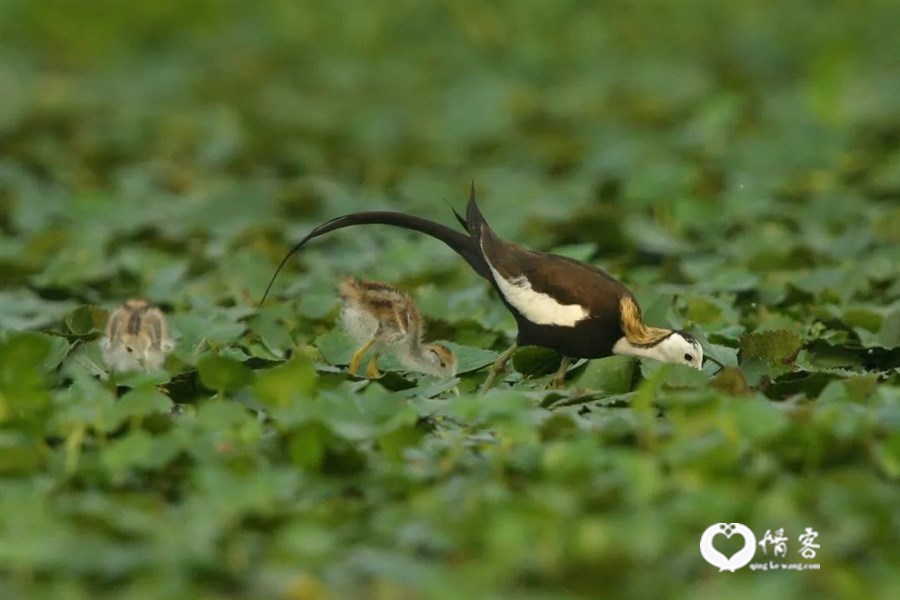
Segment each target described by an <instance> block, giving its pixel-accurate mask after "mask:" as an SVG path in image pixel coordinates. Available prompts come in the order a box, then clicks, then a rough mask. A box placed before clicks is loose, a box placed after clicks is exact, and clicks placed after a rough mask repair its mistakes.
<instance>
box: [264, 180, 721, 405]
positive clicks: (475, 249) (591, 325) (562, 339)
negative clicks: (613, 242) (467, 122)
mask: <svg viewBox="0 0 900 600" xmlns="http://www.w3.org/2000/svg"><path fill="white" fill-rule="evenodd" d="M454 215H455V216H456V219H457V220H458V221H459V222H460V224H461V225H462V226H463V228H464V229H465V233H462V232H459V231H455V230H453V229H450V228H449V227H446V226H445V225H441V224H440V223H436V222H434V221H431V220H428V219H422V218H420V217H415V216H412V215H407V214H404V213H398V212H386V211H366V212H357V213H352V214H349V215H345V216H342V217H337V218H335V219H332V220H330V221H328V222H326V223H323V224H322V225H319V226H318V227H316V228H315V229H313V230H312V231H311V232H309V233H308V234H307V235H306V237H304V238H303V239H302V240H300V241H299V242H298V243H297V244H296V245H295V246H294V247H293V248H291V250H290V252H288V254H287V255H286V256H285V257H284V259H283V260H282V261H281V264H280V265H279V266H278V269H277V270H276V271H275V274H274V275H273V276H272V280H271V281H270V282H269V286H268V287H267V288H266V292H265V294H263V300H265V298H266V296H267V295H268V293H269V289H271V287H272V283H274V281H275V278H276V277H277V276H278V273H279V272H280V271H281V269H282V267H284V264H285V263H286V262H287V260H288V259H289V258H290V257H291V256H292V255H293V254H294V253H295V252H297V251H298V250H300V248H302V247H303V245H304V244H306V243H307V242H308V241H309V240H311V239H313V238H316V237H319V236H320V235H324V234H326V233H329V232H331V231H335V230H337V229H343V228H344V227H350V226H352V225H368V224H381V225H393V226H395V227H402V228H404V229H411V230H414V231H419V232H421V233H424V234H426V235H429V236H431V237H434V238H437V239H439V240H441V241H442V242H444V243H445V244H447V245H448V246H450V248H452V249H453V250H454V251H455V252H456V253H457V254H459V255H460V256H461V257H462V258H463V259H465V261H466V262H467V263H469V266H471V267H472V269H473V270H474V271H475V272H476V273H478V274H479V275H481V276H482V277H484V278H485V279H487V280H488V281H489V282H490V283H491V285H493V286H494V288H495V289H496V290H497V292H498V293H499V295H500V299H501V300H502V301H503V303H504V304H505V305H506V307H507V308H508V309H509V311H510V312H511V313H512V315H513V317H514V318H515V319H516V323H517V324H518V327H519V331H518V335H517V336H516V342H515V343H514V344H513V345H512V346H510V348H509V349H508V350H507V351H506V352H504V353H503V354H501V355H500V357H499V358H498V359H497V361H496V362H495V363H494V366H493V367H492V369H491V372H490V373H489V375H488V377H487V379H486V380H485V383H484V388H483V389H485V390H486V389H487V388H489V387H490V386H491V384H492V383H493V381H494V379H495V378H496V376H497V374H498V373H499V372H500V369H502V368H503V366H504V365H505V364H506V361H507V360H509V357H510V356H512V353H513V352H514V351H515V350H516V348H517V347H518V346H541V347H544V348H550V349H552V350H555V351H556V352H558V353H560V354H561V355H562V356H563V362H562V365H561V366H560V370H559V372H558V373H557V375H556V380H557V381H561V380H562V378H564V377H565V372H566V369H567V367H568V364H569V361H570V359H572V358H602V357H605V356H610V355H613V354H620V355H626V356H637V357H642V358H651V359H654V360H659V361H662V362H667V363H675V364H682V365H689V366H691V367H695V368H698V369H699V368H701V366H702V363H703V349H702V348H701V346H700V343H699V342H698V341H697V340H696V339H695V338H693V337H692V336H691V335H690V334H688V333H686V332H684V331H677V330H672V329H665V328H661V327H650V326H648V325H646V324H645V323H644V321H643V319H642V317H641V309H640V307H639V306H638V303H637V301H636V300H635V298H634V295H633V294H632V293H631V291H630V290H629V289H628V288H627V287H626V286H625V284H623V283H622V282H621V281H619V280H618V279H616V278H615V277H613V276H612V275H610V274H608V273H606V272H605V271H602V270H601V269H598V268H597V267H595V266H593V265H590V264H587V263H584V262H581V261H578V260H574V259H571V258H567V257H565V256H559V255H556V254H548V253H546V252H536V251H533V250H529V249H527V248H524V247H522V246H519V245H518V244H514V243H512V242H507V241H505V240H503V239H501V238H499V237H498V236H497V234H495V233H494V231H493V230H492V229H491V227H490V226H489V225H488V224H487V221H485V219H484V217H483V216H482V214H481V210H480V209H479V208H478V204H477V202H476V201H475V186H474V184H473V186H472V189H471V192H470V196H469V203H468V205H467V207H466V217H465V218H463V217H461V216H460V215H459V214H458V213H457V212H456V211H454Z"/></svg>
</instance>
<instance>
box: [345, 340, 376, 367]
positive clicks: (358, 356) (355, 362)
mask: <svg viewBox="0 0 900 600" xmlns="http://www.w3.org/2000/svg"><path fill="white" fill-rule="evenodd" d="M374 343H375V338H372V339H371V340H369V341H368V342H366V343H365V344H363V345H362V346H360V347H359V349H358V350H357V351H356V352H354V353H353V357H352V358H351V359H350V365H349V366H348V367H347V370H348V371H350V374H351V375H356V374H357V373H358V372H359V364H360V363H361V362H362V358H363V355H365V353H366V352H367V351H368V350H369V348H371V347H372V344H374ZM370 364H371V363H370Z"/></svg>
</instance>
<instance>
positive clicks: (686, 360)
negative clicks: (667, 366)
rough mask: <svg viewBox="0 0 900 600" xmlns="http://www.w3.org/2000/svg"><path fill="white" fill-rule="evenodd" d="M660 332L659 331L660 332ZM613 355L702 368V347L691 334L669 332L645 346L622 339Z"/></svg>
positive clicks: (614, 349) (614, 348)
mask: <svg viewBox="0 0 900 600" xmlns="http://www.w3.org/2000/svg"><path fill="white" fill-rule="evenodd" d="M660 331H661V330H660ZM613 353H614V354H622V355H626V356H638V357H640V358H652V359H653V360H658V361H660V362H664V363H671V364H676V365H686V366H688V367H693V368H695V369H700V368H702V367H703V347H702V346H701V345H700V342H698V341H697V340H696V338H694V337H693V336H692V335H691V334H689V333H686V332H684V331H671V332H669V333H668V334H667V335H665V336H664V337H663V336H660V339H658V340H656V341H654V342H652V343H647V344H634V343H632V342H629V341H628V338H626V337H622V338H621V339H620V340H619V341H618V342H616V345H615V346H613Z"/></svg>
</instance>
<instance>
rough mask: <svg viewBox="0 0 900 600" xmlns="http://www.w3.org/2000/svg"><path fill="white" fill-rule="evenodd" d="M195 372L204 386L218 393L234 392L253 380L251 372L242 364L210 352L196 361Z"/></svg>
mask: <svg viewBox="0 0 900 600" xmlns="http://www.w3.org/2000/svg"><path fill="white" fill-rule="evenodd" d="M197 373H198V375H199V376H200V383H202V384H203V385H204V387H206V388H207V389H210V390H213V391H216V392H219V393H225V392H236V391H237V390H239V389H241V388H242V387H244V386H246V385H248V384H249V383H250V382H251V381H253V372H252V371H251V370H250V369H248V368H247V367H245V366H244V365H243V364H241V363H240V362H238V361H236V360H234V359H233V358H228V357H227V356H222V355H216V354H211V353H210V354H204V355H203V356H202V357H200V360H199V361H197Z"/></svg>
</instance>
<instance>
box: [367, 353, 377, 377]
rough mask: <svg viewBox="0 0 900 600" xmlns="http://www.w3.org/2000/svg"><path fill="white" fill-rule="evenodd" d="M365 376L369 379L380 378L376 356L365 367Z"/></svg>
mask: <svg viewBox="0 0 900 600" xmlns="http://www.w3.org/2000/svg"><path fill="white" fill-rule="evenodd" d="M366 376H368V378H369V379H379V378H380V377H381V373H379V372H378V355H377V354H376V355H375V356H373V357H372V360H370V361H369V366H368V367H366Z"/></svg>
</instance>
